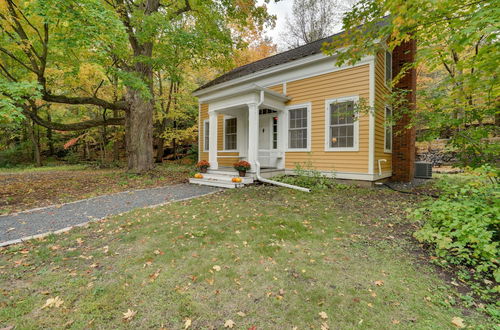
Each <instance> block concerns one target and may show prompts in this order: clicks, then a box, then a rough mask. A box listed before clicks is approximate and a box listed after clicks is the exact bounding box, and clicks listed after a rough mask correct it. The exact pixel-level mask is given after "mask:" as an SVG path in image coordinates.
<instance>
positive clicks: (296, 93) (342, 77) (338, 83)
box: [285, 64, 369, 173]
mask: <svg viewBox="0 0 500 330" xmlns="http://www.w3.org/2000/svg"><path fill="white" fill-rule="evenodd" d="M286 91H287V96H289V97H291V98H292V100H291V101H290V102H289V104H287V105H294V104H301V103H307V102H311V104H312V109H311V152H287V153H286V155H285V163H286V164H285V167H286V168H288V169H293V168H294V167H295V164H296V163H304V162H311V163H312V165H313V167H314V168H316V169H319V170H325V171H332V170H334V171H341V172H357V173H368V115H367V114H363V113H362V114H361V115H360V118H359V143H358V144H359V151H343V152H328V151H325V101H326V100H327V99H333V98H339V97H347V96H359V98H360V100H361V99H365V101H366V102H368V97H369V65H368V64H367V65H362V66H358V67H355V68H350V69H346V70H340V71H336V72H332V73H326V74H323V75H319V76H314V77H311V78H306V79H302V80H298V81H292V82H288V83H287V86H286Z"/></svg>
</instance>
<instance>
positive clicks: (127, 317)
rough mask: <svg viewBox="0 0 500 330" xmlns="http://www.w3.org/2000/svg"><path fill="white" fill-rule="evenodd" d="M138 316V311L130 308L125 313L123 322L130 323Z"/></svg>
mask: <svg viewBox="0 0 500 330" xmlns="http://www.w3.org/2000/svg"><path fill="white" fill-rule="evenodd" d="M136 314H137V311H133V310H131V309H130V308H129V309H128V310H127V311H126V312H125V313H123V320H124V321H126V322H129V321H131V320H132V319H133V318H134V316H135V315H136Z"/></svg>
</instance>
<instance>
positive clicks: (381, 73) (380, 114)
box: [374, 52, 392, 173]
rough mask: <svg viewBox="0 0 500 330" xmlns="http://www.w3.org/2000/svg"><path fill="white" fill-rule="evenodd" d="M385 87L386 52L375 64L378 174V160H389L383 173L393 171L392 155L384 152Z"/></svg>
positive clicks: (383, 165) (383, 167)
mask: <svg viewBox="0 0 500 330" xmlns="http://www.w3.org/2000/svg"><path fill="white" fill-rule="evenodd" d="M388 92H389V91H388V89H387V87H386V86H385V55H384V52H379V53H378V54H377V60H376V62H375V160H374V162H375V164H374V169H375V172H376V173H378V160H379V159H387V162H381V166H382V171H384V172H385V171H390V170H391V169H392V165H391V163H392V154H391V153H386V152H384V135H385V130H384V116H385V99H386V95H387V93H388Z"/></svg>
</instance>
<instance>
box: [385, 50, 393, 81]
mask: <svg viewBox="0 0 500 330" xmlns="http://www.w3.org/2000/svg"><path fill="white" fill-rule="evenodd" d="M391 82H392V54H391V52H389V51H385V84H386V85H387V86H390V85H391Z"/></svg>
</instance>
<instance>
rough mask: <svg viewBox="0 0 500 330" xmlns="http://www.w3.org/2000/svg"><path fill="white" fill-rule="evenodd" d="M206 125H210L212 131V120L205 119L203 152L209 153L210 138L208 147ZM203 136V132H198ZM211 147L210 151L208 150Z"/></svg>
mask: <svg viewBox="0 0 500 330" xmlns="http://www.w3.org/2000/svg"><path fill="white" fill-rule="evenodd" d="M206 123H208V129H209V130H210V119H205V120H204V121H203V152H208V151H209V149H210V137H208V138H209V139H208V146H207V145H206V143H205V141H206V140H207V129H206V128H207V126H206ZM198 133H200V134H201V132H198ZM207 147H209V149H207Z"/></svg>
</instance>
